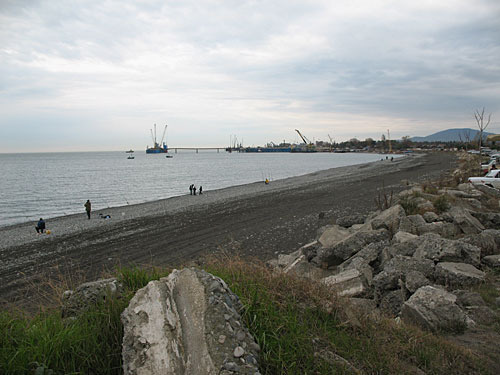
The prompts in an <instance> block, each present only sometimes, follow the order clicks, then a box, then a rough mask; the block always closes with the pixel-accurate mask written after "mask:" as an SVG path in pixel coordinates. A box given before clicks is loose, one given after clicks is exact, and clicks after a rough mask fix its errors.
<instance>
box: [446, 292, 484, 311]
mask: <svg viewBox="0 0 500 375" xmlns="http://www.w3.org/2000/svg"><path fill="white" fill-rule="evenodd" d="M452 293H453V294H454V295H456V296H457V303H458V304H459V305H460V306H461V307H470V306H486V303H485V302H484V300H483V298H482V297H481V295H480V294H479V293H476V292H471V291H470V290H463V289H457V290H454V291H453V292H452Z"/></svg>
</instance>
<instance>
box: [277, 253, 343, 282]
mask: <svg viewBox="0 0 500 375" xmlns="http://www.w3.org/2000/svg"><path fill="white" fill-rule="evenodd" d="M283 272H284V273H288V274H290V275H295V276H297V277H300V278H304V279H309V280H320V279H323V278H325V277H328V276H331V275H332V274H334V273H335V271H332V270H325V269H322V268H320V267H316V266H314V265H313V264H311V263H309V262H308V261H306V260H305V256H304V255H302V256H301V257H299V258H297V259H296V260H295V261H294V262H293V263H291V264H289V265H288V266H287V267H286V268H285V269H283Z"/></svg>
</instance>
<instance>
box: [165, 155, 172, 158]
mask: <svg viewBox="0 0 500 375" xmlns="http://www.w3.org/2000/svg"><path fill="white" fill-rule="evenodd" d="M165 157H166V158H169V159H170V158H173V156H172V155H165Z"/></svg>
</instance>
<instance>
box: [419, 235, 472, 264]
mask: <svg viewBox="0 0 500 375" xmlns="http://www.w3.org/2000/svg"><path fill="white" fill-rule="evenodd" d="M413 257H415V258H417V259H432V260H433V261H436V262H438V261H448V262H465V263H470V264H473V265H476V266H477V265H479V264H480V257H481V250H480V249H479V248H478V247H476V246H473V245H471V244H469V243H467V242H465V241H462V240H449V239H445V238H442V237H440V236H439V235H436V234H434V233H427V234H425V235H422V236H420V245H419V246H418V247H417V249H416V250H415V253H414V254H413Z"/></svg>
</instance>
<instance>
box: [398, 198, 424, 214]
mask: <svg viewBox="0 0 500 375" xmlns="http://www.w3.org/2000/svg"><path fill="white" fill-rule="evenodd" d="M399 204H400V205H401V206H402V207H403V209H404V210H405V213H406V215H416V214H418V213H419V210H418V204H417V202H415V200H414V199H412V197H410V196H405V197H403V198H401V200H400V201H399Z"/></svg>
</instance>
